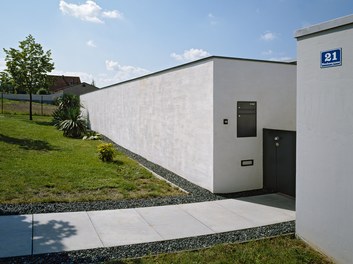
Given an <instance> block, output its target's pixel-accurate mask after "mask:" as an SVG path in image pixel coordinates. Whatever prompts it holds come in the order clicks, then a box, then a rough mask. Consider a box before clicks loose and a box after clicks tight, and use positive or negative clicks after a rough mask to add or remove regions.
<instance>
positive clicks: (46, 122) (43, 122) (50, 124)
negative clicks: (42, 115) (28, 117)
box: [35, 121, 54, 126]
mask: <svg viewBox="0 0 353 264" xmlns="http://www.w3.org/2000/svg"><path fill="white" fill-rule="evenodd" d="M35 123H36V124H37V125H40V126H54V123H53V122H52V121H35Z"/></svg>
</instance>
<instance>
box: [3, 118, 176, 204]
mask: <svg viewBox="0 0 353 264" xmlns="http://www.w3.org/2000/svg"><path fill="white" fill-rule="evenodd" d="M100 143H102V142H101V141H83V140H80V139H71V138H66V137H64V136H63V135H62V132H61V131H58V130H56V129H55V128H54V127H53V126H52V125H51V118H50V117H35V118H34V120H33V121H29V120H28V116H25V115H0V164H1V166H0V182H1V184H0V203H2V204H3V203H11V204H16V203H33V202H76V201H98V200H120V199H133V198H148V197H158V196H171V195H181V194H183V193H182V192H181V191H179V190H178V189H176V188H174V187H172V186H170V185H169V184H167V183H166V182H164V181H162V180H159V179H157V178H156V177H154V176H153V175H152V173H150V172H149V171H147V170H146V169H144V168H143V167H141V166H140V165H139V164H138V163H136V162H135V161H133V160H131V159H129V158H128V157H127V156H125V155H123V154H122V153H117V155H116V157H115V160H114V162H111V163H103V162H102V161H100V160H99V158H98V153H97V146H98V145H99V144H100Z"/></svg>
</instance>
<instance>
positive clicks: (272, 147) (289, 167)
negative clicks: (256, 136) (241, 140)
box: [263, 129, 296, 197]
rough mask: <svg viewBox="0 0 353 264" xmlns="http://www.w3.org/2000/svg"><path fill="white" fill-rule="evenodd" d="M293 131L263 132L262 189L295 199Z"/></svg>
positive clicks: (294, 139) (271, 130)
mask: <svg viewBox="0 0 353 264" xmlns="http://www.w3.org/2000/svg"><path fill="white" fill-rule="evenodd" d="M295 145H296V133H295V131H285V130H274V129H264V130H263V175H264V176H263V177H264V188H265V189H267V190H269V191H273V192H281V193H284V194H287V195H290V196H293V197H295V155H296V147H295Z"/></svg>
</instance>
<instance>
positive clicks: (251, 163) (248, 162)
mask: <svg viewBox="0 0 353 264" xmlns="http://www.w3.org/2000/svg"><path fill="white" fill-rule="evenodd" d="M241 166H242V167H246V166H254V160H253V159H250V160H242V161H241Z"/></svg>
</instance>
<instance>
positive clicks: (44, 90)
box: [37, 88, 48, 95]
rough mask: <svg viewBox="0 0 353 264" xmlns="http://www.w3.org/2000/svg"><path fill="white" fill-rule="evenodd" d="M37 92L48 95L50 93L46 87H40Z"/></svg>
mask: <svg viewBox="0 0 353 264" xmlns="http://www.w3.org/2000/svg"><path fill="white" fill-rule="evenodd" d="M37 94H39V95H46V94H48V90H47V89H45V88H40V89H39V90H38V91H37Z"/></svg>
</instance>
